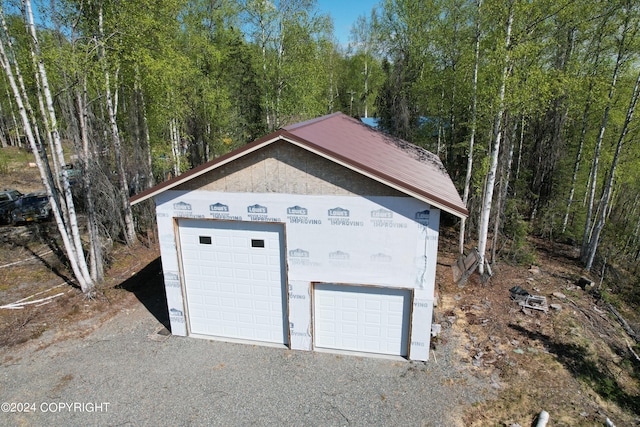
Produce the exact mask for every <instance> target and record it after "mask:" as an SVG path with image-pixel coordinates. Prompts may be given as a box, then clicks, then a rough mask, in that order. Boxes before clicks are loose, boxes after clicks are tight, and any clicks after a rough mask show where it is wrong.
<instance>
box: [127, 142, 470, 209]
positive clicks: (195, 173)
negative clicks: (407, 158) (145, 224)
mask: <svg viewBox="0 0 640 427" xmlns="http://www.w3.org/2000/svg"><path fill="white" fill-rule="evenodd" d="M278 140H286V141H288V142H289V143H291V144H294V145H296V146H298V147H301V148H303V149H305V150H307V151H310V152H312V153H314V154H316V155H319V156H321V157H323V158H325V159H328V160H331V161H332V162H334V163H337V164H339V165H341V166H343V167H346V168H348V169H350V170H353V171H354V172H357V173H359V174H361V175H364V176H366V177H368V178H371V179H373V180H375V181H378V182H380V183H382V184H384V185H387V186H389V187H391V188H393V189H395V190H398V191H400V192H401V193H404V194H406V195H408V196H411V197H413V198H415V199H418V200H421V201H423V202H425V203H428V204H430V205H432V206H434V207H436V208H438V209H441V210H443V211H445V212H448V213H450V214H452V215H454V216H456V217H458V218H466V217H468V215H469V213H468V211H467V209H466V208H464V207H461V206H459V205H457V204H455V203H451V202H448V201H447V200H443V199H441V198H439V197H436V196H434V195H433V194H429V193H427V192H425V191H423V190H421V189H419V188H416V187H414V186H411V185H408V184H407V183H404V182H400V181H399V180H398V179H396V178H394V177H392V176H388V175H386V174H383V173H381V172H380V171H376V170H373V169H371V168H368V167H367V166H365V165H363V164H361V163H359V162H356V161H354V160H353V159H348V158H344V157H343V156H340V155H338V154H336V153H334V152H332V151H329V150H326V149H324V148H323V147H320V146H318V145H316V144H314V143H312V142H310V141H308V140H306V139H304V138H301V137H299V136H297V135H294V134H292V133H290V132H289V131H286V130H284V129H280V130H278V131H276V132H274V133H271V134H269V135H267V136H265V137H263V138H261V139H258V140H256V141H254V142H252V143H250V144H247V145H245V146H244V147H242V148H240V149H238V150H235V151H232V152H230V153H227V154H225V155H223V156H220V157H218V158H216V159H214V160H212V161H210V162H208V163H205V164H203V165H201V166H198V167H195V168H193V169H191V170H190V171H187V172H185V173H183V174H182V175H179V176H177V177H175V178H173V179H170V180H168V181H165V182H163V183H160V184H158V185H156V186H154V187H152V188H150V189H148V190H145V191H143V192H141V193H138V194H136V195H134V196H132V197H131V198H130V199H129V201H130V203H131V204H132V205H135V204H138V203H141V202H143V201H145V200H147V199H150V198H152V197H155V196H157V195H158V194H160V193H162V192H164V191H167V190H171V189H172V188H175V187H177V186H179V185H180V184H183V183H185V182H187V181H189V180H191V179H194V178H197V177H199V176H201V175H204V174H206V173H208V172H210V171H212V170H214V169H216V168H219V167H221V166H223V165H225V164H227V163H230V162H232V161H234V160H236V159H237V158H240V157H242V156H244V155H246V154H249V153H252V152H254V151H256V150H259V149H261V148H263V147H265V146H267V145H269V144H272V143H273V142H275V141H278Z"/></svg>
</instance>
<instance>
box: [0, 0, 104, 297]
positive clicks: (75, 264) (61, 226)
mask: <svg viewBox="0 0 640 427" xmlns="http://www.w3.org/2000/svg"><path fill="white" fill-rule="evenodd" d="M27 3H28V0H27ZM28 6H29V9H30V6H31V5H30V3H29V4H28ZM31 16H32V14H31ZM0 18H1V20H2V27H3V30H4V32H5V35H8V31H7V26H6V22H5V19H4V12H3V11H2V8H1V7H0ZM31 24H33V20H32V19H31ZM7 39H8V37H7ZM0 65H1V66H2V68H3V69H4V71H5V73H6V75H7V78H8V80H9V85H10V86H11V90H12V92H13V96H14V98H15V101H16V103H17V105H18V110H19V114H20V118H21V119H22V124H23V128H24V132H25V135H26V137H27V140H28V142H29V145H30V147H31V149H32V150H33V152H34V154H35V156H34V157H35V161H36V165H37V166H38V170H39V171H40V177H41V179H42V183H43V185H44V187H45V189H46V191H47V195H48V196H49V200H50V203H51V210H52V212H53V215H54V218H55V220H56V224H57V226H58V230H59V232H60V237H61V239H62V242H63V245H64V247H65V251H66V253H67V257H68V259H69V264H70V266H71V269H72V271H73V273H74V276H75V277H76V280H77V281H78V284H79V285H80V288H81V289H82V291H83V292H85V293H86V292H89V291H91V290H92V289H93V288H94V283H93V282H92V281H91V277H90V276H89V274H88V269H87V265H86V261H85V259H84V256H83V255H82V253H80V254H79V253H78V252H77V251H76V247H75V245H74V244H73V243H72V242H71V239H70V236H69V235H70V233H69V230H67V228H66V227H65V223H64V220H63V218H62V215H61V214H60V209H59V207H58V205H57V203H56V200H55V198H54V196H53V194H54V192H55V191H56V189H55V187H54V186H53V182H52V181H51V177H50V175H49V174H47V171H46V167H45V165H44V164H43V159H42V158H41V157H40V156H39V155H38V154H37V153H38V146H37V143H36V138H35V136H34V133H33V128H32V124H31V123H30V121H29V117H28V116H27V111H26V109H25V106H24V103H23V96H24V97H26V94H21V93H20V90H19V89H18V85H17V84H16V80H15V77H14V72H13V68H12V66H11V63H10V61H9V58H8V55H7V53H6V51H5V49H4V42H3V41H2V40H1V39H0ZM15 72H16V75H17V76H18V77H19V78H22V76H21V74H20V69H19V68H18V66H17V64H15ZM47 87H48V86H47ZM83 265H84V267H83Z"/></svg>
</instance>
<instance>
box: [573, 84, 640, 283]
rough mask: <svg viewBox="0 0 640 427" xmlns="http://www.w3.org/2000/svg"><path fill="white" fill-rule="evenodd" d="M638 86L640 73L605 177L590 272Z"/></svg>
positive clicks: (588, 264) (591, 247)
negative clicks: (607, 174)
mask: <svg viewBox="0 0 640 427" xmlns="http://www.w3.org/2000/svg"><path fill="white" fill-rule="evenodd" d="M639 86H640V73H638V77H637V78H636V84H635V86H634V88H633V94H632V95H631V101H630V102H629V108H628V109H627V116H626V118H625V120H624V125H623V126H622V131H621V132H620V137H619V138H618V144H617V145H616V153H615V155H614V156H613V161H612V162H611V169H610V171H609V176H608V177H607V182H606V183H605V187H604V190H603V194H602V199H601V200H600V204H601V206H600V213H599V215H598V219H597V221H596V225H595V227H594V230H593V234H592V235H591V241H590V242H589V245H588V252H587V262H586V265H585V268H586V269H587V270H590V269H591V267H592V266H593V260H594V259H595V256H596V252H597V250H598V243H599V240H600V233H601V232H602V229H603V227H604V224H605V221H606V216H607V211H608V209H607V208H608V205H609V201H610V199H611V192H612V189H613V180H614V176H615V172H616V168H617V166H618V160H619V159H620V151H621V150H622V145H623V143H624V139H625V137H626V136H627V133H628V131H629V123H630V122H631V120H632V119H633V113H634V111H635V108H636V103H637V101H638V87H639Z"/></svg>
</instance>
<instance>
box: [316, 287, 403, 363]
mask: <svg viewBox="0 0 640 427" xmlns="http://www.w3.org/2000/svg"><path fill="white" fill-rule="evenodd" d="M410 309H411V292H410V291H408V290H405V289H390V288H375V287H364V286H344V285H336V284H331V283H322V284H317V285H316V286H315V289H314V344H315V346H316V347H318V348H329V349H338V350H350V351H361V352H368V353H379V354H389V355H399V356H406V355H407V349H408V343H409V341H408V340H409V322H410Z"/></svg>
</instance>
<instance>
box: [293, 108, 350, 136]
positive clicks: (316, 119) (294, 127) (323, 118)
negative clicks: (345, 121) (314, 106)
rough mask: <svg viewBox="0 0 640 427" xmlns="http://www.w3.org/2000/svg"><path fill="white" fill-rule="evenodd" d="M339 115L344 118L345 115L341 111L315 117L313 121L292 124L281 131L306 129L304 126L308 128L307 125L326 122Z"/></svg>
mask: <svg viewBox="0 0 640 427" xmlns="http://www.w3.org/2000/svg"><path fill="white" fill-rule="evenodd" d="M339 115H343V116H346V114H344V113H343V112H342V111H336V112H335V113H331V114H327V115H325V116H320V117H316V118H315V119H311V120H306V121H304V122H300V123H294V124H292V125H288V126H284V127H282V128H281V129H283V130H286V131H289V132H290V131H292V130H295V129H300V128H303V127H306V126H309V125H313V124H315V123H318V122H322V121H325V120H328V119H330V118H332V117H335V116H339Z"/></svg>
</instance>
